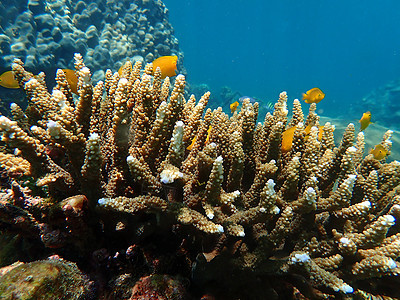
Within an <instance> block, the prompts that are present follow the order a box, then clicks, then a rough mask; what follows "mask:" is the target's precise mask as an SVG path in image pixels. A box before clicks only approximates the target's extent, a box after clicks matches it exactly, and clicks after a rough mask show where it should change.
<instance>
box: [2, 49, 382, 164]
mask: <svg viewBox="0 0 400 300" xmlns="http://www.w3.org/2000/svg"><path fill="white" fill-rule="evenodd" d="M177 62H178V57H177V56H175V55H170V56H161V57H159V58H157V59H155V60H154V61H153V72H155V71H156V70H157V68H159V69H160V71H161V78H162V79H164V78H165V77H167V76H168V77H173V76H175V75H176V74H177ZM130 66H131V65H130ZM123 67H124V64H122V66H121V67H120V68H119V70H118V74H119V75H120V76H121V75H122V70H123ZM62 70H63V71H64V73H65V76H66V78H67V81H68V84H69V86H70V88H71V91H72V92H73V93H74V94H77V93H78V87H77V86H78V77H77V76H76V74H75V71H74V70H71V69H62ZM0 86H2V87H5V88H9V89H18V88H19V85H18V82H17V81H16V80H15V78H14V75H13V73H12V71H6V72H4V73H3V74H1V75H0ZM324 98H325V93H324V92H323V91H322V90H321V89H320V88H317V87H315V88H312V89H310V90H308V91H307V92H305V93H303V100H304V102H305V103H307V104H311V103H319V102H320V101H321V100H323V99H324ZM268 104H269V103H268ZM239 105H240V104H239V101H235V102H233V103H232V104H230V106H229V108H230V110H231V113H232V114H233V113H234V112H235V111H236V110H237V109H238V107H239ZM271 109H272V107H271ZM371 117H372V114H371V112H370V111H367V112H365V113H363V115H362V117H361V119H360V120H359V123H360V131H364V130H365V129H366V128H367V127H368V126H369V125H370V124H372V122H371ZM311 127H312V126H311V125H308V126H307V127H306V128H305V130H304V132H305V134H306V136H307V135H308V134H309V133H310V130H311ZM322 128H323V126H320V127H319V136H320V135H321V134H322ZM295 129H296V126H293V127H290V128H288V129H286V130H285V131H284V132H283V135H282V146H281V150H282V152H284V153H286V152H288V151H290V149H291V147H292V142H293V136H294V132H295ZM209 131H210V129H209ZM319 139H320V137H319ZM194 143H195V139H193V141H192V143H191V144H190V145H189V146H188V147H187V149H188V150H190V149H191V147H193V145H194ZM370 154H373V155H374V157H375V159H377V160H382V159H384V158H385V157H386V156H387V154H388V153H387V150H385V148H384V147H383V146H382V145H379V144H378V145H376V146H375V147H374V149H372V150H371V151H370Z"/></svg>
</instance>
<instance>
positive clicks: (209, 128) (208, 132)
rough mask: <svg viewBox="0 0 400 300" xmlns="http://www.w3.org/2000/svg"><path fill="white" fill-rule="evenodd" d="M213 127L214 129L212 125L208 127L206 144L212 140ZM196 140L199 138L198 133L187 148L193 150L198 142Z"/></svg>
mask: <svg viewBox="0 0 400 300" xmlns="http://www.w3.org/2000/svg"><path fill="white" fill-rule="evenodd" d="M211 129H212V126H211V125H210V127H208V129H207V137H206V141H205V142H204V145H207V144H208V141H209V140H210V133H211ZM196 140H197V135H196V136H195V137H194V138H193V139H192V142H191V143H190V145H189V146H187V148H186V149H188V150H189V151H190V150H192V148H193V146H194V143H196Z"/></svg>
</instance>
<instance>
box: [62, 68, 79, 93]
mask: <svg viewBox="0 0 400 300" xmlns="http://www.w3.org/2000/svg"><path fill="white" fill-rule="evenodd" d="M62 70H63V72H64V74H65V77H67V82H68V85H69V88H70V89H71V91H72V92H73V93H74V94H76V95H78V77H77V76H76V74H75V71H74V70H71V69H62Z"/></svg>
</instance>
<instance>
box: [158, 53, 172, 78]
mask: <svg viewBox="0 0 400 300" xmlns="http://www.w3.org/2000/svg"><path fill="white" fill-rule="evenodd" d="M177 61H178V56H176V55H171V56H161V57H159V58H157V59H156V60H154V61H153V72H155V71H156V69H157V67H158V68H160V70H161V78H162V79H164V78H165V77H167V76H168V77H172V76H175V75H176V70H177V69H176V63H177Z"/></svg>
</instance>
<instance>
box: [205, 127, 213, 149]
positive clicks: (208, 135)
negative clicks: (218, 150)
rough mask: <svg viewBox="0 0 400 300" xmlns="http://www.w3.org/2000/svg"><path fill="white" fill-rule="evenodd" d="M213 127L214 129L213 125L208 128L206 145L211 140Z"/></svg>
mask: <svg viewBox="0 0 400 300" xmlns="http://www.w3.org/2000/svg"><path fill="white" fill-rule="evenodd" d="M211 129H212V126H211V125H210V127H208V129H207V137H206V141H205V142H204V145H207V144H208V141H209V140H210V134H211Z"/></svg>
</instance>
